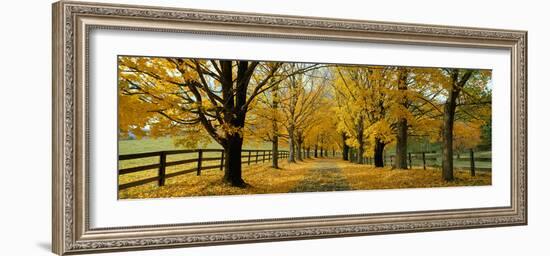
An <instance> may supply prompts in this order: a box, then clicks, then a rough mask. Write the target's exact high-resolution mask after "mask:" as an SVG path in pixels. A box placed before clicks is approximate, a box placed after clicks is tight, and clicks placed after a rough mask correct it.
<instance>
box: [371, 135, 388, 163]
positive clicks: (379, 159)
mask: <svg viewBox="0 0 550 256" xmlns="http://www.w3.org/2000/svg"><path fill="white" fill-rule="evenodd" d="M385 146H386V144H384V143H383V142H382V141H381V140H380V139H376V142H375V144H374V166H375V167H384V147H385Z"/></svg>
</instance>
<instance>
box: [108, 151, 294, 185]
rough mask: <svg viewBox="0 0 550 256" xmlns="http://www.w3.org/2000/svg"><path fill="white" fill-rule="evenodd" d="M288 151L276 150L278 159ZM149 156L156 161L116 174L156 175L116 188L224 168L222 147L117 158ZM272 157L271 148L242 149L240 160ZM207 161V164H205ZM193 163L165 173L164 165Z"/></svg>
mask: <svg viewBox="0 0 550 256" xmlns="http://www.w3.org/2000/svg"><path fill="white" fill-rule="evenodd" d="M211 152H213V153H220V156H219V157H205V156H204V153H211ZM188 154H196V158H191V159H183V160H176V161H170V162H169V161H167V160H166V158H167V156H169V155H188ZM288 154H289V153H288V151H278V157H279V159H285V158H288ZM149 157H158V162H157V163H154V164H148V165H141V166H135V167H129V168H124V169H119V170H118V175H119V176H120V175H125V174H130V173H136V172H142V171H148V170H154V169H157V170H158V174H157V176H154V177H150V178H146V179H142V180H137V181H133V182H129V183H125V184H119V185H118V189H119V190H122V189H127V188H131V187H135V186H140V185H143V184H147V183H150V182H158V185H159V186H164V184H165V182H166V179H168V178H172V177H175V176H179V175H183V174H188V173H196V174H197V176H199V175H201V172H202V171H205V170H211V169H219V170H223V168H224V160H225V159H224V151H223V150H222V149H190V150H171V151H156V152H147V153H138V154H128V155H119V156H118V160H119V161H124V160H132V159H140V158H149ZM271 157H272V152H271V150H242V152H241V161H242V164H243V165H244V164H246V165H250V164H257V163H260V162H261V163H263V162H265V161H270V160H271ZM212 162H217V163H216V164H211V163H212ZM206 163H208V164H209V165H206ZM187 164H194V165H195V167H192V168H187V169H183V170H179V171H176V172H171V173H166V167H169V166H177V165H187Z"/></svg>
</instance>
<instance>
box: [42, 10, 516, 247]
mask: <svg viewBox="0 0 550 256" xmlns="http://www.w3.org/2000/svg"><path fill="white" fill-rule="evenodd" d="M171 9H172V8H171ZM173 9H176V10H175V11H174V12H168V13H162V12H166V11H167V10H166V9H164V8H160V7H154V6H135V5H133V6H132V5H108V4H105V3H102V4H99V3H92V2H69V1H59V2H56V3H54V4H53V6H52V18H53V20H52V26H53V27H52V31H53V37H52V61H53V64H52V72H53V75H52V95H53V101H52V111H53V119H52V150H53V157H52V180H53V187H52V201H53V208H52V218H53V222H52V251H53V252H54V253H56V254H59V255H65V254H77V253H90V252H106V251H125V250H143V249H154V248H176V247H187V246H205V245H209V246H212V245H221V244H235V243H254V242H266V241H285V240H301V239H315V238H328V237H344V236H356V235H374V234H388V233H402V232H418V231H424V232H425V231H436V230H453V229H467V228H481V227H496V226H510V225H525V224H527V191H526V190H527V169H526V168H527V112H526V111H527V32H526V31H510V30H508V31H505V30H494V29H481V28H479V29H478V28H464V27H449V26H445V27H438V26H436V25H422V24H405V23H403V24H392V23H385V22H380V23H377V22H372V23H366V22H367V21H350V20H336V19H335V20H329V21H327V22H328V23H327V24H325V23H324V20H323V19H324V18H319V17H298V16H277V15H271V14H254V13H231V12H216V11H207V10H190V9H178V8H173ZM192 11H196V12H198V14H193V13H191V14H190V13H189V12H192ZM88 13H92V14H101V15H105V16H119V17H138V18H150V19H154V18H162V17H165V18H166V17H168V18H170V19H179V18H183V19H186V20H191V21H195V22H198V23H201V22H205V20H204V19H206V20H208V18H213V19H214V20H215V22H216V23H220V24H232V23H238V24H241V23H242V24H243V25H250V24H253V25H254V24H255V23H256V22H260V23H261V24H260V25H262V24H263V25H267V26H273V24H272V23H270V22H273V23H274V24H279V23H281V24H283V25H285V26H288V27H290V28H296V27H299V28H300V29H308V28H314V29H325V28H327V29H328V28H330V29H342V30H347V31H359V32H361V31H367V30H368V31H371V30H372V31H375V32H376V31H378V32H380V33H382V34H388V33H410V34H412V35H415V34H429V35H430V36H432V37H443V36H446V37H448V39H452V38H455V39H456V38H463V37H464V38H474V39H476V38H477V39H483V38H489V39H491V40H503V41H507V42H512V41H513V42H516V45H515V47H517V48H516V49H517V50H518V52H517V53H516V56H517V57H518V63H517V66H515V67H516V69H515V71H517V72H518V77H517V78H516V79H518V80H517V81H518V86H519V88H517V89H518V95H517V96H518V97H517V98H515V99H514V100H516V101H519V102H518V104H519V106H516V108H515V109H516V111H518V113H519V114H520V116H519V118H518V119H519V120H517V124H518V129H519V136H520V140H519V142H520V145H518V147H519V148H520V150H521V149H523V152H524V153H525V154H524V155H520V156H518V160H519V161H518V168H519V169H518V170H520V172H519V174H521V173H522V172H521V169H524V172H523V173H524V176H523V177H519V178H520V179H519V180H518V181H517V182H516V185H517V186H518V189H520V188H522V190H520V191H519V193H521V195H523V197H522V198H517V199H518V200H521V201H522V202H523V205H522V204H521V202H520V206H524V207H520V208H519V209H516V210H515V211H514V212H513V215H509V216H503V217H498V216H497V217H494V216H493V217H491V216H487V217H479V218H477V217H476V218H474V219H471V220H470V219H468V218H462V219H456V218H451V219H450V220H441V221H439V222H437V223H436V222H430V221H422V222H421V221H413V222H401V223H390V224H391V225H390V224H386V226H383V225H382V226H381V227H380V225H379V224H376V225H372V227H370V226H368V225H363V226H359V225H357V226H354V225H352V226H336V227H325V228H322V227H315V228H308V229H288V230H280V231H277V230H266V231H250V232H244V231H242V232H235V233H226V234H206V235H199V236H198V237H193V236H183V235H176V236H162V237H145V238H135V239H132V238H129V237H115V238H114V239H107V240H101V239H98V240H94V239H91V240H83V239H82V237H79V236H80V235H81V234H79V233H78V232H76V229H75V227H76V224H75V223H76V222H77V221H78V220H77V219H76V217H78V216H77V215H76V214H75V208H76V207H79V204H78V203H77V202H78V200H80V199H79V196H78V195H77V193H75V192H76V190H75V186H79V185H78V182H77V181H76V180H77V179H78V177H76V178H75V176H78V175H79V174H78V173H77V172H78V165H76V164H75V157H78V156H77V155H76V154H75V146H74V145H73V144H75V143H76V140H77V136H78V134H77V133H76V132H75V129H76V128H75V127H76V125H75V124H78V118H81V117H78V113H75V111H74V110H75V109H77V107H75V104H79V102H78V99H75V97H77V83H76V79H75V75H76V74H77V71H76V70H75V66H76V65H75V64H76V59H75V58H78V55H76V54H75V53H76V49H77V46H76V45H75V43H74V42H73V37H74V36H75V35H74V33H75V30H76V29H78V28H76V27H75V26H76V23H73V22H74V20H73V19H72V18H74V17H77V16H79V15H80V14H88ZM158 13H160V14H161V15H160V16H159V17H156V16H155V15H157V14H158ZM178 13H181V14H182V15H183V16H181V17H180V16H178V15H177V14H178ZM194 15H198V17H197V16H194ZM218 15H219V17H218ZM241 15H242V16H241ZM262 15H266V18H265V20H264V18H262ZM285 19H289V20H287V21H285ZM281 20H282V21H281ZM339 22H342V23H339ZM361 22H365V23H364V24H361ZM331 24H332V25H337V26H336V27H335V28H333V27H332V25H331ZM80 103H82V102H80ZM522 115H523V116H522ZM77 117H78V118H77ZM522 117H523V118H524V120H521V118H522ZM76 150H78V146H77V147H76ZM522 161H523V163H522ZM521 179H523V180H521ZM518 210H519V211H518Z"/></svg>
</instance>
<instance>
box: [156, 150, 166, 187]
mask: <svg viewBox="0 0 550 256" xmlns="http://www.w3.org/2000/svg"><path fill="white" fill-rule="evenodd" d="M165 180H166V153H165V152H164V151H163V152H160V166H159V183H158V184H159V187H160V186H164V181H165Z"/></svg>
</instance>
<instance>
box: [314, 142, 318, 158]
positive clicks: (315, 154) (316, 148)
mask: <svg viewBox="0 0 550 256" xmlns="http://www.w3.org/2000/svg"><path fill="white" fill-rule="evenodd" d="M317 150H319V146H318V145H317V143H315V152H314V153H313V156H314V157H315V158H317V157H318V155H317Z"/></svg>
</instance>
